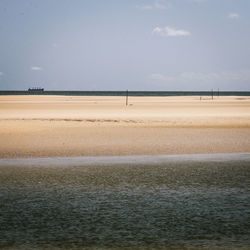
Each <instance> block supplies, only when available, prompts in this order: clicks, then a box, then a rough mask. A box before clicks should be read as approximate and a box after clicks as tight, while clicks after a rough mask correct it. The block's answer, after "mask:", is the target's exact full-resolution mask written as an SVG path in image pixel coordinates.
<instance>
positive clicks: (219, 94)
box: [218, 89, 220, 97]
mask: <svg viewBox="0 0 250 250" xmlns="http://www.w3.org/2000/svg"><path fill="white" fill-rule="evenodd" d="M219 96H220V89H218V97H219Z"/></svg>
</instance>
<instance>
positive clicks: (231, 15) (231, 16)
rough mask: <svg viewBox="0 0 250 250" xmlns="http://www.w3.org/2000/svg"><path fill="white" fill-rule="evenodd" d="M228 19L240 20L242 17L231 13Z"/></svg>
mask: <svg viewBox="0 0 250 250" xmlns="http://www.w3.org/2000/svg"><path fill="white" fill-rule="evenodd" d="M227 17H228V18H230V19H238V18H239V17H240V15H239V14H238V13H233V12H232V13H229V14H228V16H227Z"/></svg>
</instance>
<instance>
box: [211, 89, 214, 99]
mask: <svg viewBox="0 0 250 250" xmlns="http://www.w3.org/2000/svg"><path fill="white" fill-rule="evenodd" d="M211 94H212V100H213V99H214V90H213V89H212V93H211Z"/></svg>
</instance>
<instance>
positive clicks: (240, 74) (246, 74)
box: [150, 69, 250, 83]
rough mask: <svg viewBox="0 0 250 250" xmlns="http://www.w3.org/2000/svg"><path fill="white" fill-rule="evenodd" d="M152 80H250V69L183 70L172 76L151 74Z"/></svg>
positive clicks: (212, 81) (211, 81) (208, 81)
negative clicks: (219, 70) (217, 70)
mask: <svg viewBox="0 0 250 250" xmlns="http://www.w3.org/2000/svg"><path fill="white" fill-rule="evenodd" d="M150 78H151V79H152V80H157V81H165V82H173V83H174V82H184V81H185V82H188V83H189V82H194V81H199V82H206V83H214V82H220V81H226V82H231V81H250V69H245V70H237V71H221V72H210V73H200V72H183V73H181V74H179V75H175V76H170V75H164V74H159V73H154V74H151V75H150Z"/></svg>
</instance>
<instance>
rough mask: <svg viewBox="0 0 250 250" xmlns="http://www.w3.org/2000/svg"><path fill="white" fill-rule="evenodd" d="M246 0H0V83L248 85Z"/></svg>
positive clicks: (54, 86)
mask: <svg viewBox="0 0 250 250" xmlns="http://www.w3.org/2000/svg"><path fill="white" fill-rule="evenodd" d="M249 13H250V1H248V0H237V1H235V0H220V1H217V0H166V1H165V0H128V1H122V0H107V1H96V0H75V1H70V0H43V1H39V0H22V1H18V0H1V2H0V34H1V39H0V90H26V89H28V88H29V87H33V86H34V87H36V86H37V87H38V86H41V87H44V88H45V90H125V89H129V90H159V91H173V90H176V91H185V90H187V91H192V90H201V91H202V90H211V89H218V88H219V89H220V90H228V91H230V90H232V91H233V90H238V91H244V90H245V91H250V46H249V44H250V28H249V27H250V15H249Z"/></svg>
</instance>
